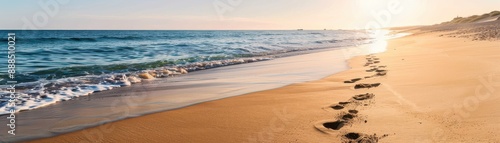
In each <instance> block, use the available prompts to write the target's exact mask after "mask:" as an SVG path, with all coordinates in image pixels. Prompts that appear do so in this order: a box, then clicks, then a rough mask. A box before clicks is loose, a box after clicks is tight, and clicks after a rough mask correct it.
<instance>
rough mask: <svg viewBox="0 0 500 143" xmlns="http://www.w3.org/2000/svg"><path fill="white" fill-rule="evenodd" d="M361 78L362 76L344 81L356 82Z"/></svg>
mask: <svg viewBox="0 0 500 143" xmlns="http://www.w3.org/2000/svg"><path fill="white" fill-rule="evenodd" d="M359 80H361V78H353V79H351V80H346V81H344V83H355V82H356V81H359Z"/></svg>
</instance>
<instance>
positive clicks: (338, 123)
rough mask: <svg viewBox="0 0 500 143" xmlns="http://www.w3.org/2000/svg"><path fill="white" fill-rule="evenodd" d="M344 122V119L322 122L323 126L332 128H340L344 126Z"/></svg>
mask: <svg viewBox="0 0 500 143" xmlns="http://www.w3.org/2000/svg"><path fill="white" fill-rule="evenodd" d="M345 123H346V122H345V121H342V120H337V121H335V122H326V123H323V126H324V127H325V128H328V129H332V130H340V128H342V127H344V125H345Z"/></svg>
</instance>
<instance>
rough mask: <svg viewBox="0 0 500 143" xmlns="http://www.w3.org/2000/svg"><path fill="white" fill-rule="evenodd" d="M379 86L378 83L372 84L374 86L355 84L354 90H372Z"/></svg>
mask: <svg viewBox="0 0 500 143" xmlns="http://www.w3.org/2000/svg"><path fill="white" fill-rule="evenodd" d="M378 86H380V83H374V84H366V83H362V84H356V85H355V86H354V89H360V88H374V87H378Z"/></svg>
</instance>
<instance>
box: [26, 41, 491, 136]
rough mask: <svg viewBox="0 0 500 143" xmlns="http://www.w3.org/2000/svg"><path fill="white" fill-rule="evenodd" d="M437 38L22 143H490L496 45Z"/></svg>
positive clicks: (398, 44)
mask: <svg viewBox="0 0 500 143" xmlns="http://www.w3.org/2000/svg"><path fill="white" fill-rule="evenodd" d="M442 34H443V32H427V33H421V34H417V35H413V36H407V37H404V38H398V39H392V40H389V42H388V47H387V51H386V52H384V53H380V54H374V55H369V56H358V57H355V58H352V59H350V60H349V66H350V67H351V69H350V70H347V71H343V72H340V73H337V74H334V75H331V76H328V77H326V78H323V79H321V80H316V81H310V82H304V83H297V84H292V85H289V86H285V87H282V88H277V89H271V90H266V91H260V92H255V93H250V94H246V95H242V96H235V97H230V98H226V99H222V100H215V101H210V102H204V103H201V104H197V105H193V106H189V107H185V108H181V109H176V110H171V111H166V112H160V113H154V114H150V115H145V116H141V117H136V118H130V119H126V120H121V121H117V122H112V123H108V124H104V125H101V126H97V127H93V128H88V129H84V130H80V131H76V132H71V133H67V134H63V135H60V136H56V137H51V138H45V139H39V140H34V141H32V142H280V143H281V142H349V141H360V140H364V141H368V140H370V141H379V142H498V141H500V137H499V136H497V135H496V134H497V133H498V130H499V129H500V112H499V110H500V107H499V106H500V105H499V104H498V102H500V93H498V90H499V89H500V67H498V61H499V60H500V55H498V53H500V48H499V46H500V41H472V40H471V39H466V38H456V37H444V36H441V37H440V36H439V35H442ZM353 79H354V80H353Z"/></svg>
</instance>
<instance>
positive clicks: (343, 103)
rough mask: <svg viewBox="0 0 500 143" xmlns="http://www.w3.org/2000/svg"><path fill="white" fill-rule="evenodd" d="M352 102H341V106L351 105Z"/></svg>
mask: <svg viewBox="0 0 500 143" xmlns="http://www.w3.org/2000/svg"><path fill="white" fill-rule="evenodd" d="M349 103H351V102H339V104H340V105H346V104H349Z"/></svg>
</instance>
